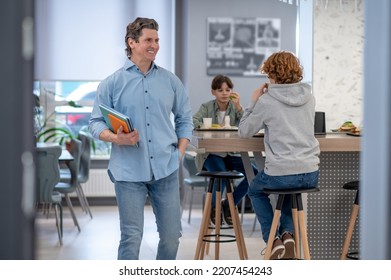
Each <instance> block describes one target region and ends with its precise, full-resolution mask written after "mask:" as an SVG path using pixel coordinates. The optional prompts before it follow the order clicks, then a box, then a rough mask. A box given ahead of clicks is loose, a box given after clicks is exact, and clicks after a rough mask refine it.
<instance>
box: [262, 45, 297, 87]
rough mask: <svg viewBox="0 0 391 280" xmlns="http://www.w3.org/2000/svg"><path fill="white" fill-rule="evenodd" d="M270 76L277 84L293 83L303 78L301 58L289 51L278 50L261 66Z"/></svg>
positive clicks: (263, 71)
mask: <svg viewBox="0 0 391 280" xmlns="http://www.w3.org/2000/svg"><path fill="white" fill-rule="evenodd" d="M259 71H260V72H261V73H263V74H267V75H268V78H271V79H273V80H274V81H275V82H276V83H277V84H293V83H298V82H300V81H301V80H302V79H303V67H302V66H301V65H300V61H299V59H298V58H297V57H296V56H295V55H294V54H292V53H290V52H287V51H281V52H276V53H274V54H272V55H271V56H269V57H268V58H267V59H266V60H265V62H264V63H263V64H262V65H261V67H260V68H259Z"/></svg>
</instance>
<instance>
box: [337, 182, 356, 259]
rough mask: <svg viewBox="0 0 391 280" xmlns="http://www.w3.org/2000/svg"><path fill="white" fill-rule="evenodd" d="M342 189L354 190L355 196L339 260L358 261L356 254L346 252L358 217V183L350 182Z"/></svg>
mask: <svg viewBox="0 0 391 280" xmlns="http://www.w3.org/2000/svg"><path fill="white" fill-rule="evenodd" d="M343 188H344V189H346V190H355V191H356V196H355V198H354V203H353V208H352V213H351V215H350V220H349V224H348V229H347V231H346V236H345V241H344V243H343V247H342V252H341V257H340V259H341V260H346V259H352V260H358V259H359V258H358V255H359V254H358V252H348V250H349V247H350V242H351V240H352V235H353V231H354V226H355V225H356V220H357V216H358V211H359V209H360V204H359V189H360V181H351V182H348V183H346V184H344V185H343Z"/></svg>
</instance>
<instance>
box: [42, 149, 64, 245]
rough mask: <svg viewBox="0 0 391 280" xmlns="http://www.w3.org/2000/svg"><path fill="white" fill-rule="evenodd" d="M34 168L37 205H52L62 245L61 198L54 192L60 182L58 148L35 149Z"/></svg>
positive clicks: (59, 153)
mask: <svg viewBox="0 0 391 280" xmlns="http://www.w3.org/2000/svg"><path fill="white" fill-rule="evenodd" d="M36 152H37V154H36V161H37V162H36V163H37V164H36V166H37V170H36V171H37V172H36V174H37V194H36V197H37V203H39V204H44V206H46V205H54V213H55V217H56V227H57V233H58V240H59V242H60V245H62V236H63V221H62V220H63V216H62V206H61V201H62V196H61V194H60V193H59V192H57V191H54V187H55V185H56V184H57V183H58V182H59V180H60V172H59V165H58V159H59V157H60V155H61V147H60V146H55V145H53V146H47V147H37V148H36Z"/></svg>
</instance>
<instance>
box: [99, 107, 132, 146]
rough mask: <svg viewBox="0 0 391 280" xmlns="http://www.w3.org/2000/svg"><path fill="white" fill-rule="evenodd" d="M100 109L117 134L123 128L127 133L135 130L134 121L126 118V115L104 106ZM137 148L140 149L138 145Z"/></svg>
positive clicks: (111, 128)
mask: <svg viewBox="0 0 391 280" xmlns="http://www.w3.org/2000/svg"><path fill="white" fill-rule="evenodd" d="M99 108H100V111H101V112H102V115H103V118H104V119H105V121H106V123H107V125H108V126H109V128H110V130H111V131H112V132H114V133H117V131H118V129H119V128H120V127H121V126H122V128H123V131H124V132H125V133H129V132H131V131H133V130H134V127H133V124H132V121H131V120H130V118H129V117H128V116H125V115H124V114H122V113H120V112H118V111H116V110H114V109H113V108H110V107H108V106H106V105H104V104H100V105H99ZM135 146H136V147H138V143H136V144H135Z"/></svg>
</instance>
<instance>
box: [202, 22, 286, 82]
mask: <svg viewBox="0 0 391 280" xmlns="http://www.w3.org/2000/svg"><path fill="white" fill-rule="evenodd" d="M206 41H207V51H206V56H207V57H206V61H207V63H206V65H207V75H209V76H215V75H218V74H226V75H231V76H259V75H261V73H260V72H259V71H258V68H259V66H260V65H261V64H262V62H263V61H264V59H265V58H266V57H268V56H269V55H270V54H272V53H273V52H276V51H279V50H280V49H281V21H280V19H278V18H208V22H207V40H206Z"/></svg>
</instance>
